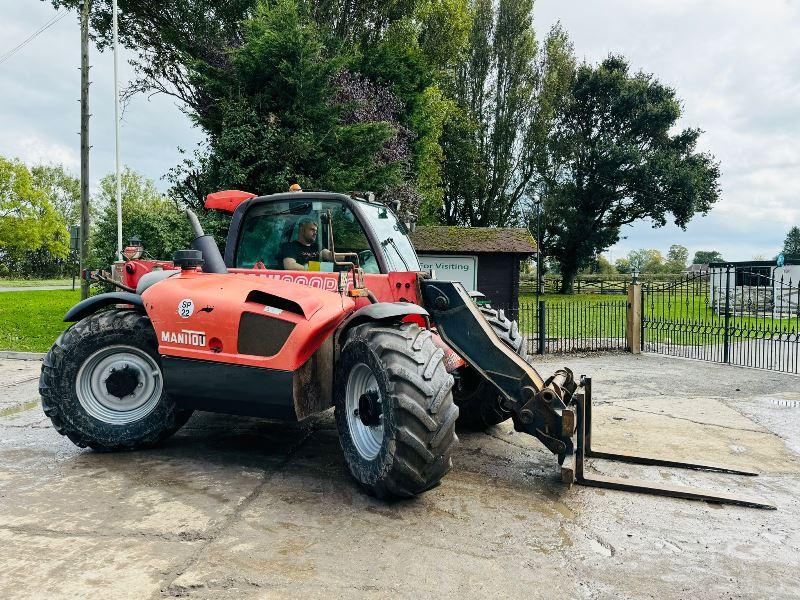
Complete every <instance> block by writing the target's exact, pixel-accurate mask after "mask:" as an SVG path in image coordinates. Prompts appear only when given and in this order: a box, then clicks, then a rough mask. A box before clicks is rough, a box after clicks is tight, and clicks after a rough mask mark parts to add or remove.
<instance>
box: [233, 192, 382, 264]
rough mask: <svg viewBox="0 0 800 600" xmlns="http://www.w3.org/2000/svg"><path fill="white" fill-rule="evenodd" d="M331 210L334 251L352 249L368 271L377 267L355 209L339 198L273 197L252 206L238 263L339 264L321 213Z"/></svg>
mask: <svg viewBox="0 0 800 600" xmlns="http://www.w3.org/2000/svg"><path fill="white" fill-rule="evenodd" d="M328 211H330V214H331V217H332V218H331V221H332V223H333V231H334V246H335V249H336V254H337V255H339V254H342V253H345V252H348V253H350V252H352V253H354V254H356V255H358V260H359V262H360V264H361V266H362V267H363V268H364V270H365V271H366V272H367V273H378V272H379V268H378V264H377V261H376V260H375V258H374V256H372V252H371V251H370V247H369V242H368V240H367V236H366V235H365V234H364V230H363V229H362V228H361V225H360V224H359V223H358V221H357V220H356V218H355V215H353V213H352V212H351V211H350V210H349V209H348V208H347V207H346V206H344V205H343V204H341V203H339V202H320V201H313V200H292V201H287V202H272V203H269V204H263V205H261V206H256V207H255V208H252V209H251V210H250V211H248V213H247V215H245V218H244V222H243V224H242V230H241V234H240V237H239V244H238V247H237V251H236V266H237V267H239V268H258V267H262V268H267V269H277V270H283V269H302V270H310V271H333V270H338V268H337V267H336V266H335V265H334V263H333V256H332V255H331V253H330V249H329V248H328V243H327V241H328V235H329V234H328V227H329V226H328V224H327V220H326V219H323V218H322V215H324V214H327V213H328ZM340 260H341V257H340ZM351 260H352V259H351Z"/></svg>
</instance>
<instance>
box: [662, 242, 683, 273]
mask: <svg viewBox="0 0 800 600" xmlns="http://www.w3.org/2000/svg"><path fill="white" fill-rule="evenodd" d="M688 260H689V250H688V249H687V248H686V247H684V246H681V245H680V244H672V245H671V246H670V247H669V251H668V252H667V262H666V264H665V265H664V268H665V270H666V271H667V272H669V273H682V272H683V271H684V270H685V269H686V261H688Z"/></svg>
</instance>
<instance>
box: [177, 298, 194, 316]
mask: <svg viewBox="0 0 800 600" xmlns="http://www.w3.org/2000/svg"><path fill="white" fill-rule="evenodd" d="M178 314H179V315H180V316H181V317H183V318H184V319H188V318H189V317H191V316H192V315H193V314H194V302H192V301H191V300H190V299H189V298H185V299H183V300H181V301H180V302H178Z"/></svg>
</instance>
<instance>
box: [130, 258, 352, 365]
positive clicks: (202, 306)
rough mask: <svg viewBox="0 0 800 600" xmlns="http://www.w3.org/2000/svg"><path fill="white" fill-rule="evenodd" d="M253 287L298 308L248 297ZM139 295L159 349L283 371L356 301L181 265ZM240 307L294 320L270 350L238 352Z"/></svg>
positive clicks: (306, 356)
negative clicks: (187, 310) (187, 309)
mask: <svg viewBox="0 0 800 600" xmlns="http://www.w3.org/2000/svg"><path fill="white" fill-rule="evenodd" d="M253 291H258V292H263V293H265V294H270V295H272V296H274V297H276V298H278V299H286V300H290V301H291V302H292V303H295V304H296V305H297V307H299V309H300V312H302V314H297V313H296V312H292V311H290V310H282V309H279V308H275V307H273V306H272V305H271V304H268V303H265V302H259V301H253V300H249V301H248V296H250V295H251V292H253ZM142 300H143V301H144V305H145V310H146V311H147V314H148V316H149V317H150V320H151V321H152V323H153V327H154V328H155V330H156V335H157V336H158V341H159V352H160V354H162V355H164V356H173V357H180V358H188V359H195V360H206V361H214V362H221V363H228V364H234V365H247V366H252V367H263V368H269V369H279V370H283V371H294V370H296V369H298V368H299V367H300V366H301V365H302V364H303V363H305V362H306V361H307V360H308V359H309V357H310V356H311V355H312V354H313V353H314V352H315V351H316V350H317V349H318V348H319V347H320V345H322V343H323V342H324V341H325V340H326V339H328V338H329V337H330V336H331V335H332V334H333V332H334V330H335V329H336V327H338V326H339V324H340V323H341V322H342V321H343V320H344V319H345V318H347V316H348V315H349V314H350V313H352V312H353V311H354V310H355V307H356V303H355V302H354V301H353V299H351V298H349V297H347V296H346V295H340V294H338V293H332V292H330V291H325V290H323V289H317V288H313V287H309V286H306V285H300V284H297V283H291V282H288V281H282V280H280V279H261V278H258V279H256V278H251V277H232V276H230V275H215V274H206V273H200V272H198V271H183V272H182V273H181V274H180V276H177V277H171V278H169V279H166V280H164V281H162V282H160V283H158V284H156V285H154V286H152V287H150V288H149V289H147V290H145V292H144V293H143V294H142ZM187 300H188V301H191V303H192V310H191V314H190V315H188V316H182V315H181V314H180V312H179V310H180V305H181V303H182V302H184V301H187ZM272 304H276V305H277V304H279V301H277V300H276V301H275V302H273V303H272ZM245 313H252V314H255V315H260V316H266V317H269V318H273V319H278V320H281V321H286V322H288V323H291V324H293V325H294V328H293V329H292V331H291V334H290V335H289V336H288V338H287V340H286V342H285V343H284V345H283V347H281V348H280V349H279V350H278V352H277V353H276V354H275V355H273V356H252V355H247V354H242V353H240V352H239V350H238V346H239V339H238V338H239V333H240V325H239V324H240V321H241V319H242V315H243V314H245ZM173 334H174V335H173ZM181 334H183V335H181Z"/></svg>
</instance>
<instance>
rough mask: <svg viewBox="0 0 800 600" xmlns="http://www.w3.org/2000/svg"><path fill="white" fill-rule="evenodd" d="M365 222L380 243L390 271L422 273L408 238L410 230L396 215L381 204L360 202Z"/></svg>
mask: <svg viewBox="0 0 800 600" xmlns="http://www.w3.org/2000/svg"><path fill="white" fill-rule="evenodd" d="M358 204H359V207H360V208H361V210H362V211H363V212H364V217H365V221H366V222H367V223H368V224H369V226H370V227H372V231H373V233H374V234H375V237H376V238H377V239H378V241H379V243H380V247H381V250H382V252H383V254H384V256H385V257H386V263H387V265H388V267H389V270H390V271H421V270H422V268H421V267H420V266H419V260H418V259H417V253H416V252H414V246H413V245H412V244H411V240H410V239H409V238H408V229H407V228H406V226H405V225H404V224H403V223H402V222H400V221H399V220H398V218H397V217H396V216H395V214H394V213H393V212H392V211H391V210H389V209H388V208H387V207H385V206H383V205H381V204H372V203H369V202H359V203H358Z"/></svg>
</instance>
